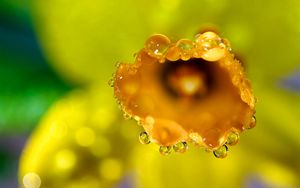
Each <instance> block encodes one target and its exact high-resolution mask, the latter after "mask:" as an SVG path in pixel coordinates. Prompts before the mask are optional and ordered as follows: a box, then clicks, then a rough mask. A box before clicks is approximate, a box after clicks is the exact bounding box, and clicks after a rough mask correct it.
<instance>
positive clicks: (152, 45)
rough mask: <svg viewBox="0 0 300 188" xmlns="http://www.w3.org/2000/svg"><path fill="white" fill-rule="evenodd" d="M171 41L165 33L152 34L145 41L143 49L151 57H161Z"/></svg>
mask: <svg viewBox="0 0 300 188" xmlns="http://www.w3.org/2000/svg"><path fill="white" fill-rule="evenodd" d="M170 43H171V41H170V39H169V38H168V37H166V36H165V35H160V34H157V35H153V36H151V37H149V38H148V40H147V41H146V43H145V50H146V51H147V53H148V54H149V55H150V56H151V57H155V58H159V59H161V58H162V57H163V56H164V54H165V53H166V52H167V50H168V48H169V45H170Z"/></svg>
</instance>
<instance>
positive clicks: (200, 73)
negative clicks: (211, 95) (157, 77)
mask: <svg viewBox="0 0 300 188" xmlns="http://www.w3.org/2000/svg"><path fill="white" fill-rule="evenodd" d="M203 61H204V60H203ZM203 61H202V60H201V59H190V60H189V61H187V62H184V61H182V60H178V61H175V62H169V61H167V62H166V63H165V65H164V66H165V67H164V69H163V72H162V74H161V75H162V83H163V84H164V85H165V87H166V89H168V90H169V91H170V92H171V93H172V94H174V95H175V96H177V97H194V98H197V97H200V96H204V95H205V94H206V93H207V92H208V88H209V87H210V86H211V84H212V83H211V81H212V78H211V71H210V70H209V66H208V65H207V64H206V63H205V62H203Z"/></svg>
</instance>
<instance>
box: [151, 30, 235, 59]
mask: <svg viewBox="0 0 300 188" xmlns="http://www.w3.org/2000/svg"><path fill="white" fill-rule="evenodd" d="M225 50H228V51H231V48H230V44H229V42H228V40H226V39H222V38H221V37H219V36H218V35H217V34H216V33H214V32H205V33H202V34H199V35H196V40H195V41H192V40H189V39H180V40H179V41H177V42H176V43H175V44H173V43H171V41H170V39H169V38H168V37H166V36H164V35H161V34H156V35H153V36H151V37H149V38H148V40H147V41H146V43H145V51H146V52H147V53H148V55H149V56H151V57H154V58H156V59H158V61H159V62H160V63H163V62H165V59H168V60H170V61H177V60H179V59H182V60H183V61H188V60H189V59H190V58H192V57H195V58H203V59H205V60H208V61H215V60H217V59H220V58H221V57H222V56H223V55H224V53H225Z"/></svg>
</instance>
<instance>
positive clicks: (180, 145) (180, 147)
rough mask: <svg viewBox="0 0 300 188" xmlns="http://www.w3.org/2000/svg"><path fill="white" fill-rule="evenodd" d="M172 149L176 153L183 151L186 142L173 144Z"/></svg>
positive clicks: (186, 146)
mask: <svg viewBox="0 0 300 188" xmlns="http://www.w3.org/2000/svg"><path fill="white" fill-rule="evenodd" d="M173 149H174V151H175V152H177V153H184V152H186V150H187V149H188V144H187V143H186V142H179V143H177V144H175V145H174V146H173Z"/></svg>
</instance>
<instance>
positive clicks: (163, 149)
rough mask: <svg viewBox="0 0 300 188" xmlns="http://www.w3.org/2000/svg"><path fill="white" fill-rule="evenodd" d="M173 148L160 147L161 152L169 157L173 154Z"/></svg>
mask: <svg viewBox="0 0 300 188" xmlns="http://www.w3.org/2000/svg"><path fill="white" fill-rule="evenodd" d="M171 149H172V147H171V146H160V147H159V152H160V154H162V155H169V154H170V153H171Z"/></svg>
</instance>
